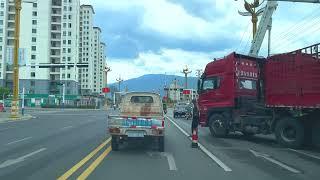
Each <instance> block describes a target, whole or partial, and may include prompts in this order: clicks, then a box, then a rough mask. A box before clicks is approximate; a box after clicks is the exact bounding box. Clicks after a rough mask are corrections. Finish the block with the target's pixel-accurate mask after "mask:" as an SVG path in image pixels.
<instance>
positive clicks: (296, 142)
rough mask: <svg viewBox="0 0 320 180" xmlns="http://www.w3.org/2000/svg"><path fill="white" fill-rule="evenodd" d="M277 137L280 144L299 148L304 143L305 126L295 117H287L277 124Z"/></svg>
mask: <svg viewBox="0 0 320 180" xmlns="http://www.w3.org/2000/svg"><path fill="white" fill-rule="evenodd" d="M275 135H276V139H277V141H278V142H279V144H281V145H283V146H286V147H289V148H299V147H301V146H302V144H303V141H304V135H305V134H304V126H303V124H302V123H301V122H300V121H298V120H297V119H295V118H294V117H285V118H283V119H281V120H279V121H278V122H277V124H276V128H275Z"/></svg>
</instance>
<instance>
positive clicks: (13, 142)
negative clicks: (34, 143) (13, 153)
mask: <svg viewBox="0 0 320 180" xmlns="http://www.w3.org/2000/svg"><path fill="white" fill-rule="evenodd" d="M31 138H32V137H26V138H23V139H19V140H16V141H12V142H9V143H7V144H6V145H7V146H8V145H11V144H15V143H18V142H21V141H25V140H28V139H31Z"/></svg>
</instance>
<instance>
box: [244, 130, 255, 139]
mask: <svg viewBox="0 0 320 180" xmlns="http://www.w3.org/2000/svg"><path fill="white" fill-rule="evenodd" d="M242 134H243V136H244V137H246V138H251V137H252V136H254V135H255V133H251V132H246V131H242Z"/></svg>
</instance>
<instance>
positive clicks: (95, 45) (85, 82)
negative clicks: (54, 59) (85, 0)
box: [79, 5, 105, 95]
mask: <svg viewBox="0 0 320 180" xmlns="http://www.w3.org/2000/svg"><path fill="white" fill-rule="evenodd" d="M93 15H94V9H93V7H92V6H91V5H81V7H80V28H79V29H80V42H79V61H80V62H81V63H88V65H89V66H88V68H81V69H79V82H80V87H81V94H82V95H92V94H96V95H97V94H101V91H102V87H103V80H104V78H103V70H104V69H103V68H104V64H105V58H101V55H102V54H103V57H104V48H105V45H104V46H103V49H102V46H101V29H100V28H99V27H93Z"/></svg>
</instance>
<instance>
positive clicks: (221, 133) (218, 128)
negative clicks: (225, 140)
mask: <svg viewBox="0 0 320 180" xmlns="http://www.w3.org/2000/svg"><path fill="white" fill-rule="evenodd" d="M209 129H210V132H211V134H212V135H213V136H215V137H225V136H226V135H227V134H228V130H227V127H226V120H225V118H224V117H223V116H222V115H220V114H214V115H212V116H211V117H210V119H209Z"/></svg>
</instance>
